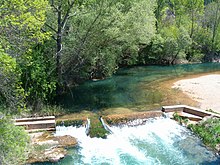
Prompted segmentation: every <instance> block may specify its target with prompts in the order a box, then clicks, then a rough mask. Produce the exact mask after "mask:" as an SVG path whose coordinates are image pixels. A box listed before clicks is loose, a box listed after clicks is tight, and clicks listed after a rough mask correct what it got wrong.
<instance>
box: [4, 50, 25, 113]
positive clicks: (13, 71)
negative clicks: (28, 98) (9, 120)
mask: <svg viewBox="0 0 220 165" xmlns="http://www.w3.org/2000/svg"><path fill="white" fill-rule="evenodd" d="M19 76H20V72H19V70H18V69H17V63H16V60H15V58H13V57H11V56H9V55H8V54H6V53H5V52H4V51H3V49H1V47H0V102H1V103H2V104H5V105H6V106H8V107H10V108H11V109H12V110H16V109H18V110H21V109H22V108H23V107H24V99H25V94H24V90H23V88H22V87H21V83H20V81H19Z"/></svg>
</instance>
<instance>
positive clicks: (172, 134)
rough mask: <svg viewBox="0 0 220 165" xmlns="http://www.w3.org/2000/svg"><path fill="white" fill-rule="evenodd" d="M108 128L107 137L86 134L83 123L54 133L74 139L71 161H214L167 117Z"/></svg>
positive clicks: (178, 162) (157, 162) (58, 128)
mask: <svg viewBox="0 0 220 165" xmlns="http://www.w3.org/2000/svg"><path fill="white" fill-rule="evenodd" d="M111 130H112V131H113V134H111V135H109V136H108V138H107V139H100V138H90V137H88V136H86V134H85V128H84V127H81V128H76V127H57V131H56V135H57V136H60V135H71V136H73V137H76V138H77V139H78V141H79V146H78V148H77V149H76V150H77V151H76V152H75V154H73V155H72V161H73V162H74V163H73V164H92V165H96V164H112V165H113V164H114V165H115V164H123V165H124V164H128V165H130V164H149V165H151V164H152V165H153V164H154V165H155V164H158V165H159V164H161V165H162V164H164V165H168V164H176V165H177V164H181V165H189V164H201V163H204V162H206V163H207V164H210V162H216V161H217V158H216V157H215V155H214V154H213V153H212V152H211V151H208V150H207V149H206V148H205V147H204V146H203V145H202V144H201V142H200V140H199V139H198V138H196V137H195V136H193V135H192V133H191V132H190V131H188V130H187V129H186V128H184V127H182V126H180V125H178V124H177V123H176V122H175V121H173V120H170V119H165V118H160V119H148V120H147V122H146V124H144V125H140V126H133V127H131V126H130V127H129V126H123V127H111ZM65 161H66V160H65V159H64V160H63V161H62V162H61V164H65Z"/></svg>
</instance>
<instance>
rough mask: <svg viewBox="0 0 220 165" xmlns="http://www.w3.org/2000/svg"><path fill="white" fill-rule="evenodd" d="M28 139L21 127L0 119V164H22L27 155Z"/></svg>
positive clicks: (8, 120)
mask: <svg viewBox="0 0 220 165" xmlns="http://www.w3.org/2000/svg"><path fill="white" fill-rule="evenodd" d="M28 146H29V137H28V135H27V133H26V132H25V131H24V129H23V128H22V127H17V126H15V125H14V124H13V123H12V121H11V120H10V119H7V118H3V119H0V148H1V150H0V164H2V165H11V164H24V163H25V160H26V159H27V155H28Z"/></svg>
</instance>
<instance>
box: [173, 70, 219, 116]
mask: <svg viewBox="0 0 220 165" xmlns="http://www.w3.org/2000/svg"><path fill="white" fill-rule="evenodd" d="M172 88H177V89H179V90H182V91H183V92H184V93H185V94H187V95H188V96H189V97H191V98H192V99H193V100H195V101H197V102H199V104H200V108H201V109H204V110H207V109H212V110H213V111H216V112H219V113H220V74H211V75H206V76H201V77H198V78H192V79H183V80H179V81H177V82H175V83H174V85H173V86H172Z"/></svg>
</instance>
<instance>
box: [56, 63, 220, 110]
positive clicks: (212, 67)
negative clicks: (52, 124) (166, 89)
mask: <svg viewBox="0 0 220 165" xmlns="http://www.w3.org/2000/svg"><path fill="white" fill-rule="evenodd" d="M213 71H220V64H219V63H205V64H185V65H175V66H142V67H133V68H128V69H120V70H118V72H117V73H116V74H115V75H113V76H112V77H111V78H107V79H105V80H99V81H88V82H86V83H84V84H82V85H80V86H78V87H76V88H74V89H72V90H71V92H69V93H68V94H67V95H65V96H63V97H62V98H60V99H59V100H60V103H61V104H63V105H64V107H65V108H67V109H68V110H70V111H72V112H75V111H79V110H82V109H87V110H92V111H96V110H99V109H101V108H111V107H135V106H141V105H144V106H146V107H148V105H149V107H150V105H152V104H155V105H158V107H160V106H161V102H162V100H163V95H162V93H160V91H159V90H156V89H154V88H153V86H152V85H154V84H155V83H156V82H158V81H163V80H168V79H172V78H177V77H180V76H183V75H189V74H196V73H205V72H213ZM143 86H144V89H143Z"/></svg>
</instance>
